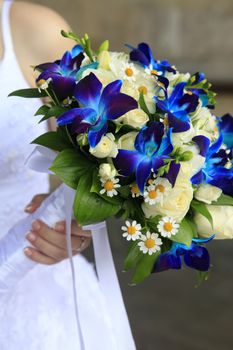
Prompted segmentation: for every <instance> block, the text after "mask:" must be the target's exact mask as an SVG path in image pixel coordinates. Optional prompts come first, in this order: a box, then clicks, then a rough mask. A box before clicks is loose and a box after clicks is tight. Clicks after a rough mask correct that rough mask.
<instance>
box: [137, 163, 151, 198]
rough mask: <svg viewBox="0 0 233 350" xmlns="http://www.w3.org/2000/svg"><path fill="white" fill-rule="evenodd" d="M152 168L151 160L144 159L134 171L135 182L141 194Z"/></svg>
mask: <svg viewBox="0 0 233 350" xmlns="http://www.w3.org/2000/svg"><path fill="white" fill-rule="evenodd" d="M151 168H152V161H151V159H149V158H147V157H144V158H143V159H142V160H141V161H140V163H139V164H138V166H137V169H136V182H137V185H138V188H139V190H140V191H141V193H143V192H144V187H145V184H146V181H147V180H148V178H149V176H150V173H151Z"/></svg>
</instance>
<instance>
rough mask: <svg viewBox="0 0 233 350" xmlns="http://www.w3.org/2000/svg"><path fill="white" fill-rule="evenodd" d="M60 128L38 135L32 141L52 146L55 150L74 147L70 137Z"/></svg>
mask: <svg viewBox="0 0 233 350" xmlns="http://www.w3.org/2000/svg"><path fill="white" fill-rule="evenodd" d="M58 130H59V129H58ZM58 130H57V131H49V132H46V133H45V134H42V135H40V136H39V137H37V138H36V139H35V140H33V141H32V142H31V143H34V144H36V145H40V146H44V147H47V148H50V149H52V150H54V151H62V150H63V149H66V148H71V147H73V146H72V144H71V142H70V141H69V139H67V138H66V137H65V136H64V135H63V134H62V132H60V131H58Z"/></svg>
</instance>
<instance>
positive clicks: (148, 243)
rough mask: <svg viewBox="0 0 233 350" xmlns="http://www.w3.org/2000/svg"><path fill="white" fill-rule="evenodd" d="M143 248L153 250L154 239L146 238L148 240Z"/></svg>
mask: <svg viewBox="0 0 233 350" xmlns="http://www.w3.org/2000/svg"><path fill="white" fill-rule="evenodd" d="M145 246H146V247H147V248H148V249H150V248H154V246H155V241H154V239H152V238H148V239H147V240H146V241H145Z"/></svg>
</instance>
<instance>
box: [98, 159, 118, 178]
mask: <svg viewBox="0 0 233 350" xmlns="http://www.w3.org/2000/svg"><path fill="white" fill-rule="evenodd" d="M116 174H117V171H116V169H115V167H114V166H113V165H112V164H109V163H103V164H100V167H99V176H100V177H101V179H103V180H108V179H112V178H113V177H115V176H116Z"/></svg>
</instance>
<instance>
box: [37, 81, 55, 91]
mask: <svg viewBox="0 0 233 350" xmlns="http://www.w3.org/2000/svg"><path fill="white" fill-rule="evenodd" d="M51 81H52V78H49V79H47V80H44V79H40V80H39V81H38V82H37V86H38V90H39V92H41V90H47V89H48V87H49V83H50V82H51Z"/></svg>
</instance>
